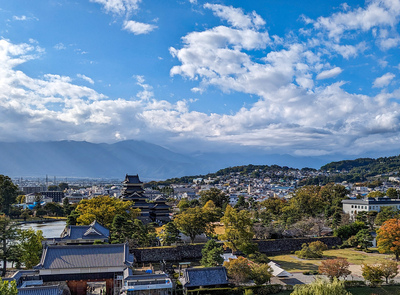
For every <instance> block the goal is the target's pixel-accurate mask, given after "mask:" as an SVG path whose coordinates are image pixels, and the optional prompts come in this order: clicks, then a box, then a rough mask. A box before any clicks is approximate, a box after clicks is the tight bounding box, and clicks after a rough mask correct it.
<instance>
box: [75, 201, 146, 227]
mask: <svg viewBox="0 0 400 295" xmlns="http://www.w3.org/2000/svg"><path fill="white" fill-rule="evenodd" d="M75 211H76V212H77V214H79V217H78V218H77V222H78V224H90V223H92V222H93V221H94V220H97V221H98V222H99V223H100V224H102V225H104V226H105V227H107V228H111V225H112V222H113V220H114V217H115V215H117V214H120V215H122V216H126V217H127V218H130V219H133V218H136V217H137V216H138V215H139V213H140V210H139V209H132V202H130V201H122V200H120V199H116V198H111V197H109V196H98V197H94V198H92V199H89V200H82V201H80V202H79V204H78V206H77V207H76V209H75Z"/></svg>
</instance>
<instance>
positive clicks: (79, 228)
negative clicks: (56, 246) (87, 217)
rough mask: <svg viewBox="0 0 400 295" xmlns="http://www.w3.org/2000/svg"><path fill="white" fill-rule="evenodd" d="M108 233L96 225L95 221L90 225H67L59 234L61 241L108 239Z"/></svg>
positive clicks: (105, 229)
mask: <svg viewBox="0 0 400 295" xmlns="http://www.w3.org/2000/svg"><path fill="white" fill-rule="evenodd" d="M109 236H110V231H109V230H108V229H107V228H105V227H104V226H102V225H101V224H100V223H98V222H97V221H96V220H95V221H93V222H92V223H91V224H90V225H69V226H68V227H66V228H65V229H64V231H63V232H62V233H61V239H65V240H78V239H90V240H93V239H95V240H96V239H99V240H101V239H108V237H109Z"/></svg>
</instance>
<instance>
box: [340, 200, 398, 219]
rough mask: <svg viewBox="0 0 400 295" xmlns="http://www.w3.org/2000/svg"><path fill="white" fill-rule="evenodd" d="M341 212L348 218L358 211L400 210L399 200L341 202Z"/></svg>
mask: <svg viewBox="0 0 400 295" xmlns="http://www.w3.org/2000/svg"><path fill="white" fill-rule="evenodd" d="M342 204H343V212H344V213H347V214H349V215H350V218H352V219H353V218H354V216H355V215H356V214H357V213H358V212H360V211H366V212H369V211H377V212H379V211H381V208H382V207H386V206H391V207H393V208H394V209H397V210H400V199H389V198H388V197H384V198H364V199H348V200H343V201H342Z"/></svg>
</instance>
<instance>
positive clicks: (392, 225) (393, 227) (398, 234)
mask: <svg viewBox="0 0 400 295" xmlns="http://www.w3.org/2000/svg"><path fill="white" fill-rule="evenodd" d="M377 234H378V235H377V237H376V238H377V241H378V250H379V252H380V253H387V252H392V253H394V255H395V256H396V260H399V256H400V219H397V218H393V219H389V220H387V221H385V222H384V223H383V224H382V226H381V228H380V229H379V230H378V231H377Z"/></svg>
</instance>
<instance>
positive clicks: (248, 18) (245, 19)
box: [204, 3, 265, 29]
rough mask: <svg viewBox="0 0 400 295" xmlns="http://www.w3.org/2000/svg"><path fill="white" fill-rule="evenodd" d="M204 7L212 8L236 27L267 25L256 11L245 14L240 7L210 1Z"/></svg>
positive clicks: (217, 14) (247, 27)
mask: <svg viewBox="0 0 400 295" xmlns="http://www.w3.org/2000/svg"><path fill="white" fill-rule="evenodd" d="M204 8H208V9H211V10H212V11H213V12H214V14H215V15H216V16H218V17H220V18H221V19H223V20H226V21H227V22H228V23H230V24H231V25H232V26H233V27H236V28H242V29H249V28H259V27H261V26H264V25H265V21H264V20H263V19H262V17H261V16H259V15H258V14H257V13H256V12H255V11H253V13H251V14H245V13H244V12H243V10H242V9H240V8H234V7H233V6H224V5H220V4H210V3H206V4H204Z"/></svg>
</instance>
